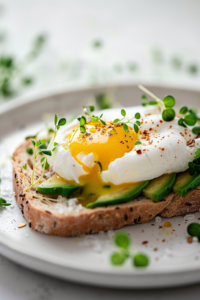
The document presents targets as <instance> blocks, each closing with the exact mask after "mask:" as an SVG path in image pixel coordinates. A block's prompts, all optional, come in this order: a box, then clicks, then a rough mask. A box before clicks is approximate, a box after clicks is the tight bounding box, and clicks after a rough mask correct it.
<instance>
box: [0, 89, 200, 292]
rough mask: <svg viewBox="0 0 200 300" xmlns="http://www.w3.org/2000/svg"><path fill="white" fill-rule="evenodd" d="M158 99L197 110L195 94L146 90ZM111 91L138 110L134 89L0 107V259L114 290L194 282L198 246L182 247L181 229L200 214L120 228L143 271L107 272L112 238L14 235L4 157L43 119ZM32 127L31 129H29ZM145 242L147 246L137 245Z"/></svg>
mask: <svg viewBox="0 0 200 300" xmlns="http://www.w3.org/2000/svg"><path fill="white" fill-rule="evenodd" d="M149 88H150V89H151V90H152V92H154V93H156V94H157V95H158V96H160V97H163V96H165V95H166V94H172V95H174V96H175V98H176V100H177V103H178V105H180V104H188V105H189V106H190V107H198V106H199V107H200V92H199V91H190V90H183V89H181V90H180V89H175V88H169V87H155V86H152V87H149ZM105 91H106V92H109V91H114V92H115V96H116V98H117V100H118V101H119V102H121V103H122V104H123V105H124V106H130V105H138V104H140V95H141V93H140V91H139V90H138V89H137V86H133V85H132V86H131V85H129V86H128V85H127V86H118V87H117V88H116V87H107V88H99V89H95V88H94V89H85V90H79V91H71V92H62V93H60V94H57V95H53V96H52V95H51V96H46V97H43V98H40V99H37V100H35V99H22V100H19V101H16V102H10V103H8V104H6V105H4V106H2V107H0V109H1V112H0V138H1V146H0V159H1V161H3V166H1V175H2V182H1V190H2V195H3V196H4V197H5V198H6V199H7V200H8V201H11V202H12V205H11V206H10V207H8V208H1V209H0V253H1V254H3V255H4V256H6V257H7V258H9V259H11V260H13V261H15V262H16V263H18V264H21V265H23V266H26V267H28V268H31V269H34V270H36V271H39V272H43V273H46V274H49V275H52V276H56V277H60V278H63V279H67V280H73V281H77V282H82V283H87V284H94V285H101V286H109V287H115V288H122V287H123V288H141V287H142V288H147V287H154V288H155V287H164V286H165V287H166V286H176V285H185V284H191V283H195V282H199V281H200V244H199V243H197V242H193V243H192V244H188V243H187V241H186V239H187V234H186V228H187V225H188V224H189V223H190V222H194V221H195V222H199V223H200V213H195V214H190V215H189V216H186V217H176V218H172V219H168V221H170V222H171V224H172V227H171V228H165V227H164V226H163V224H164V222H165V221H166V220H165V219H163V218H162V219H160V220H158V221H160V222H156V220H155V219H154V220H152V221H151V222H150V223H148V224H141V225H135V226H129V227H126V228H125V229H124V230H126V231H127V232H128V233H130V236H131V238H132V241H133V244H132V246H133V247H134V248H135V250H137V251H140V252H145V253H146V254H148V255H149V257H150V259H151V263H150V265H149V267H148V268H145V269H142V270H138V269H135V268H133V267H132V265H131V261H130V260H128V261H127V262H126V264H125V265H124V266H123V267H112V266H111V265H110V263H109V256H110V254H111V253H112V252H113V251H114V250H115V247H114V245H113V244H112V237H113V235H114V232H112V231H111V232H108V233H102V234H98V235H91V236H84V237H80V238H60V237H53V236H45V235H42V234H40V233H37V232H34V231H33V230H31V229H30V228H29V227H28V226H26V227H24V228H21V229H18V227H17V225H18V224H19V223H20V222H24V219H23V217H22V214H21V212H20V210H19V209H18V207H17V205H16V204H15V200H14V197H13V195H12V182H11V178H12V165H11V162H10V160H9V158H8V159H6V157H8V156H11V155H12V152H13V151H14V149H15V147H16V146H17V145H19V144H20V143H21V142H22V141H23V140H24V137H25V136H26V135H29V134H33V133H35V132H36V130H37V129H38V128H40V127H41V123H40V124H39V123H38V122H39V121H41V117H42V115H43V114H44V113H55V112H57V113H61V114H62V115H63V114H71V113H73V112H75V111H77V110H79V109H80V108H81V107H82V105H83V104H85V103H86V102H88V99H91V100H92V98H93V97H94V95H95V94H97V93H99V92H105ZM34 123H35V124H34ZM144 241H147V242H148V243H143V242H144Z"/></svg>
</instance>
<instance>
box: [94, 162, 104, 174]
mask: <svg viewBox="0 0 200 300" xmlns="http://www.w3.org/2000/svg"><path fill="white" fill-rule="evenodd" d="M94 163H95V164H98V165H99V167H100V173H101V172H102V171H103V167H102V164H101V163H100V161H98V160H95V161H94Z"/></svg>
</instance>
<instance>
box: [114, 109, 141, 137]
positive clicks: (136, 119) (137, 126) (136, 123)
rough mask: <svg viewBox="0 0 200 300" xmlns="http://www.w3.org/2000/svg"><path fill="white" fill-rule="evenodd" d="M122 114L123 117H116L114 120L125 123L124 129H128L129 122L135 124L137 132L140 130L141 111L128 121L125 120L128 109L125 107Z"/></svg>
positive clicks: (115, 122)
mask: <svg viewBox="0 0 200 300" xmlns="http://www.w3.org/2000/svg"><path fill="white" fill-rule="evenodd" d="M121 115H122V117H123V118H122V119H115V120H114V121H113V123H114V124H117V123H119V124H122V125H123V129H124V131H128V125H127V124H133V128H134V130H135V132H136V133H138V131H139V127H140V125H141V123H140V121H139V119H140V113H136V114H135V116H134V117H133V118H131V119H128V120H127V121H124V118H125V117H126V111H125V109H122V110H121ZM133 119H134V121H133Z"/></svg>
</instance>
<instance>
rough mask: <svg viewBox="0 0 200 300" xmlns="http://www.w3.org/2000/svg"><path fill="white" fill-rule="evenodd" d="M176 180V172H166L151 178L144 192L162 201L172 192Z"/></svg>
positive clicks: (155, 199) (148, 196) (151, 197)
mask: <svg viewBox="0 0 200 300" xmlns="http://www.w3.org/2000/svg"><path fill="white" fill-rule="evenodd" d="M175 180H176V173H171V174H164V175H162V176H160V177H158V178H155V179H153V180H151V181H150V183H149V185H148V186H147V187H146V188H145V190H144V191H143V194H144V196H145V197H147V198H150V199H152V200H154V201H160V200H162V199H163V198H164V197H165V196H167V195H168V194H169V193H170V192H171V190H172V188H173V185H174V182H175Z"/></svg>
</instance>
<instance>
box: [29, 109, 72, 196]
mask: <svg viewBox="0 0 200 300" xmlns="http://www.w3.org/2000/svg"><path fill="white" fill-rule="evenodd" d="M66 122H67V121H66V119H65V118H61V119H60V120H59V121H58V116H57V115H56V114H55V116H54V125H55V129H54V130H53V129H51V131H50V133H52V132H53V133H54V135H53V138H52V139H51V141H50V144H49V146H48V149H44V148H43V149H42V147H41V146H42V144H45V143H46V142H47V140H46V139H42V140H38V141H35V140H31V142H32V144H33V147H34V150H33V149H32V148H31V150H32V151H33V154H34V162H33V171H32V177H31V185H30V186H29V187H27V188H26V189H25V190H24V192H25V191H27V190H29V189H30V188H32V187H33V186H35V185H36V184H38V183H39V182H40V180H41V179H42V178H43V177H44V173H45V170H46V169H48V167H49V164H48V162H47V156H52V152H53V151H55V148H56V147H58V146H60V144H58V143H56V142H55V138H56V136H57V133H58V130H59V129H60V127H61V126H64V125H65V124H66ZM39 154H42V155H45V156H44V157H42V158H41V160H40V164H41V166H42V174H41V176H40V177H39V178H38V179H37V180H36V181H35V182H34V176H35V168H36V167H37V166H36V159H37V157H38V155H39ZM40 164H39V165H40Z"/></svg>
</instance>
